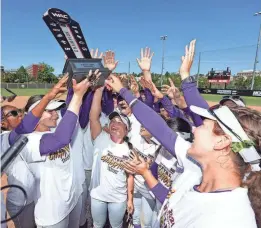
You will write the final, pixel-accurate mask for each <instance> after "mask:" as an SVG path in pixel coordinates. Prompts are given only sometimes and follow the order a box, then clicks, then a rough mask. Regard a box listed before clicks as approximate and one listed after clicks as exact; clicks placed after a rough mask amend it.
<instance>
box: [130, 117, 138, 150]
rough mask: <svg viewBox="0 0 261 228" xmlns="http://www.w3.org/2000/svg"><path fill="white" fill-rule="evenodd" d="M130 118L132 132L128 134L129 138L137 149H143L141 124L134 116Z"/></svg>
mask: <svg viewBox="0 0 261 228" xmlns="http://www.w3.org/2000/svg"><path fill="white" fill-rule="evenodd" d="M128 118H129V120H130V123H131V130H130V132H129V134H128V137H129V138H130V142H131V143H132V145H133V146H135V147H136V148H140V147H141V146H140V144H141V136H140V128H141V124H140V122H139V121H138V120H137V119H136V117H135V116H134V115H133V114H131V115H130V116H128Z"/></svg>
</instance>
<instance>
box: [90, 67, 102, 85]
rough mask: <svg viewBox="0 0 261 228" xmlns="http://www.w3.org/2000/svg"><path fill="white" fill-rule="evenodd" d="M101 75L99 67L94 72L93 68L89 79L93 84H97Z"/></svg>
mask: <svg viewBox="0 0 261 228" xmlns="http://www.w3.org/2000/svg"><path fill="white" fill-rule="evenodd" d="M100 76H101V72H99V70H98V69H97V70H96V71H95V72H94V73H92V70H90V71H89V74H88V81H89V82H90V84H91V86H95V85H96V84H97V82H98V81H99V78H100Z"/></svg>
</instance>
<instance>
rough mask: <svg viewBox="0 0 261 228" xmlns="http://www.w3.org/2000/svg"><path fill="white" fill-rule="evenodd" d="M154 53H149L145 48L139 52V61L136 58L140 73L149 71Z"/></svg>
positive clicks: (148, 49)
mask: <svg viewBox="0 0 261 228" xmlns="http://www.w3.org/2000/svg"><path fill="white" fill-rule="evenodd" d="M153 55H154V53H153V52H152V53H151V50H150V48H148V47H146V48H145V49H144V50H143V48H141V50H140V59H138V58H137V62H138V65H139V67H140V69H141V70H142V71H150V68H151V61H152V57H153Z"/></svg>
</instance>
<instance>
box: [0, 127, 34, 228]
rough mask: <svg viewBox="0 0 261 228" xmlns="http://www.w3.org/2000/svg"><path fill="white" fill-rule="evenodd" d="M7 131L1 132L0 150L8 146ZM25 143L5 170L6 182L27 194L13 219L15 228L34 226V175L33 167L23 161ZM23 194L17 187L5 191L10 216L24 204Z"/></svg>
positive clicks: (31, 227)
mask: <svg viewBox="0 0 261 228" xmlns="http://www.w3.org/2000/svg"><path fill="white" fill-rule="evenodd" d="M8 138H9V132H5V133H2V134H1V143H2V152H4V151H5V150H6V149H8V148H9V147H10V145H9V141H8ZM27 147H28V146H27V145H26V147H25V148H24V149H23V151H22V152H21V153H20V154H19V155H18V156H17V157H16V158H15V159H14V161H13V162H12V163H11V164H10V166H9V167H8V169H7V171H6V175H7V181H8V184H9V185H11V184H14V185H18V186H20V187H22V188H23V189H24V190H25V192H26V194H27V204H26V206H25V208H24V209H23V211H22V213H21V214H20V215H18V216H17V217H16V218H14V219H13V222H14V224H15V226H16V227H17V228H19V227H28V228H33V227H35V221H34V206H35V204H34V188H35V177H34V175H33V171H32V169H33V167H29V165H28V164H27V163H26V162H25V160H24V157H23V155H22V153H25V152H26V150H27ZM24 201H25V198H24V194H23V193H22V192H21V190H19V189H17V188H10V189H9V190H8V192H7V199H6V207H7V211H8V213H9V215H10V216H11V217H13V216H15V215H16V214H17V212H19V211H20V210H21V208H22V207H23V205H24Z"/></svg>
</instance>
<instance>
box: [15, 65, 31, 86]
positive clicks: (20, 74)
mask: <svg viewBox="0 0 261 228" xmlns="http://www.w3.org/2000/svg"><path fill="white" fill-rule="evenodd" d="M16 77H17V79H18V82H20V83H24V82H26V81H29V75H28V73H27V71H26V69H25V68H24V67H23V66H21V67H20V68H19V69H18V70H17V72H16Z"/></svg>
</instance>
